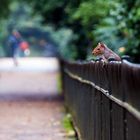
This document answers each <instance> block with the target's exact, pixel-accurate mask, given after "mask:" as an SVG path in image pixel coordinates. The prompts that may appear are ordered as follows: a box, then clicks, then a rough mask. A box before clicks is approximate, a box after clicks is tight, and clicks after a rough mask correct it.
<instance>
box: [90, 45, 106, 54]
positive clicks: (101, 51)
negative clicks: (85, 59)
mask: <svg viewBox="0 0 140 140" xmlns="http://www.w3.org/2000/svg"><path fill="white" fill-rule="evenodd" d="M105 47H106V46H105V44H103V43H98V45H97V47H96V48H95V49H93V51H92V54H93V55H95V56H97V55H102V54H104V51H105Z"/></svg>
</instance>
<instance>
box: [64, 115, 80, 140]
mask: <svg viewBox="0 0 140 140" xmlns="http://www.w3.org/2000/svg"><path fill="white" fill-rule="evenodd" d="M62 123H63V126H64V128H65V130H66V136H67V137H68V138H69V139H68V140H77V138H76V133H75V130H74V128H73V125H72V118H71V115H70V114H69V113H68V114H66V115H65V116H64V118H63V122H62Z"/></svg>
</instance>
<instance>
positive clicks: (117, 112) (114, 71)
mask: <svg viewBox="0 0 140 140" xmlns="http://www.w3.org/2000/svg"><path fill="white" fill-rule="evenodd" d="M62 71H63V72H62V75H63V88H64V95H65V100H66V106H67V107H68V109H69V111H70V112H71V114H72V118H73V121H74V124H75V127H76V130H77V132H78V135H79V137H80V139H82V140H140V65H135V64H131V63H129V62H127V61H123V62H110V63H108V64H103V63H101V62H94V61H93V62H86V63H84V62H66V61H64V62H63V63H62Z"/></svg>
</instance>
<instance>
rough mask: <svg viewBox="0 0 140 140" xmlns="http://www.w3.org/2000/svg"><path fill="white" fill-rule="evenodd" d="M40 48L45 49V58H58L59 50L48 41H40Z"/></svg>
mask: <svg viewBox="0 0 140 140" xmlns="http://www.w3.org/2000/svg"><path fill="white" fill-rule="evenodd" d="M40 46H41V47H42V48H43V56H45V57H56V56H57V55H58V52H57V49H56V48H55V47H54V46H53V45H52V44H51V43H48V42H47V41H46V40H44V39H42V40H41V41H40Z"/></svg>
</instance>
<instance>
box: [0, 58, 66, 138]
mask: <svg viewBox="0 0 140 140" xmlns="http://www.w3.org/2000/svg"><path fill="white" fill-rule="evenodd" d="M19 62H20V63H19V66H18V67H16V66H14V65H13V63H12V60H11V59H1V60H0V124H1V125H0V140H68V138H66V137H65V136H66V135H65V130H64V128H63V126H62V124H61V122H62V119H63V116H64V113H63V111H64V108H63V99H62V98H61V97H60V96H58V95H57V94H56V93H57V91H58V89H57V78H58V76H59V73H58V70H59V68H58V63H57V61H56V60H55V59H44V58H39V59H38V58H31V59H20V60H19Z"/></svg>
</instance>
